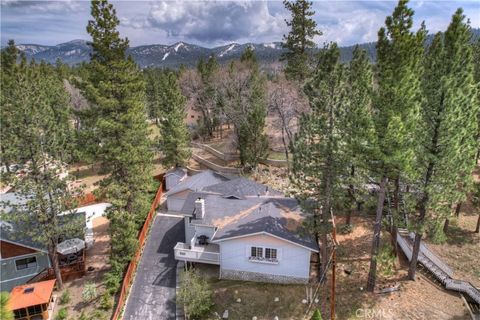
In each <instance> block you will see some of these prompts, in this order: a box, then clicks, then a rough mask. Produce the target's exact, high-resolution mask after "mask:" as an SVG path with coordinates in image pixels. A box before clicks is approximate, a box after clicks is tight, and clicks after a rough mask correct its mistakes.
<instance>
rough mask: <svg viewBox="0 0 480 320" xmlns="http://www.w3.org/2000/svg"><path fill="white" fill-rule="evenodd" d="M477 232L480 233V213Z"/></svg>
mask: <svg viewBox="0 0 480 320" xmlns="http://www.w3.org/2000/svg"><path fill="white" fill-rule="evenodd" d="M475 232H476V233H480V214H479V215H478V219H477V227H476V228H475Z"/></svg>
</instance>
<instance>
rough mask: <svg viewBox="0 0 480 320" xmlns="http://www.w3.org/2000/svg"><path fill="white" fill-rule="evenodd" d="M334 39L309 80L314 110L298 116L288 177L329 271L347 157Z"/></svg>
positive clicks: (342, 77)
mask: <svg viewBox="0 0 480 320" xmlns="http://www.w3.org/2000/svg"><path fill="white" fill-rule="evenodd" d="M339 59H340V50H339V49H338V47H337V45H336V44H331V45H329V46H327V47H325V48H324V49H323V50H322V51H321V53H320V56H319V61H318V67H317V70H316V72H315V75H314V77H313V78H312V80H311V81H309V82H308V83H307V84H306V85H305V93H306V95H307V97H308V99H309V102H310V108H311V112H310V113H306V114H304V115H303V117H302V118H301V119H300V128H299V131H298V133H297V134H296V135H295V139H294V141H293V144H292V147H291V149H292V150H291V151H292V154H293V163H292V171H291V172H292V174H291V176H290V180H291V182H292V183H293V185H294V186H295V188H296V197H297V198H298V199H299V200H300V203H301V205H302V209H303V210H304V212H305V213H307V214H308V216H309V219H307V224H308V226H309V228H310V229H311V230H312V232H313V233H314V234H315V236H316V238H317V241H319V245H320V259H321V269H320V275H323V274H324V273H325V272H326V268H327V262H328V253H327V234H328V233H329V232H330V231H331V225H330V223H329V219H330V216H331V214H332V213H333V209H334V205H335V203H334V201H335V198H336V196H337V195H338V194H339V193H340V192H341V190H342V187H341V183H340V181H341V180H340V177H341V176H342V175H343V171H344V156H343V154H342V151H341V147H340V145H339V142H340V139H341V136H342V132H341V129H342V120H341V119H342V118H343V116H344V112H345V111H346V109H347V106H348V99H347V92H346V83H347V72H346V69H345V67H344V66H343V65H341V64H340V62H339Z"/></svg>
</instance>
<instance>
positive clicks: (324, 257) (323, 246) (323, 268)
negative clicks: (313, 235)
mask: <svg viewBox="0 0 480 320" xmlns="http://www.w3.org/2000/svg"><path fill="white" fill-rule="evenodd" d="M327 242H328V240H327V234H326V233H324V234H321V235H320V275H319V277H320V278H319V280H320V279H322V278H321V277H322V275H323V279H322V281H321V282H322V283H325V281H326V280H327V275H326V272H327V264H328V251H327ZM324 274H325V275H324Z"/></svg>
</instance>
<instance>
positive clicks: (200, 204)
mask: <svg viewBox="0 0 480 320" xmlns="http://www.w3.org/2000/svg"><path fill="white" fill-rule="evenodd" d="M194 212H195V217H196V219H203V217H204V216H205V200H204V199H202V198H198V199H197V200H195V211H194Z"/></svg>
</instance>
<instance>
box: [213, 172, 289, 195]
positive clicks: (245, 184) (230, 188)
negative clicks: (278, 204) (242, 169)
mask: <svg viewBox="0 0 480 320" xmlns="http://www.w3.org/2000/svg"><path fill="white" fill-rule="evenodd" d="M203 190H204V191H210V192H215V193H218V194H221V195H222V196H224V197H235V198H237V199H244V198H245V197H248V196H281V195H283V194H282V193H281V192H279V191H277V190H274V189H272V188H270V187H268V186H266V185H263V184H260V183H257V182H255V181H253V180H250V179H247V178H244V177H239V178H236V179H232V180H229V181H225V182H222V183H218V184H215V185H212V186H208V187H206V188H204V189H203Z"/></svg>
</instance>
